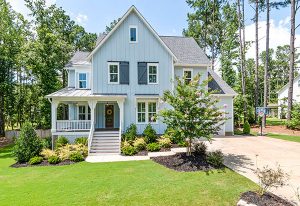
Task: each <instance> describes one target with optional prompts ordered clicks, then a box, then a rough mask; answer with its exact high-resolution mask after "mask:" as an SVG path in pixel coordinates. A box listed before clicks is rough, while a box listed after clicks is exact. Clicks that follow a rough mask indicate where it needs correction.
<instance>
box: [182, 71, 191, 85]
mask: <svg viewBox="0 0 300 206" xmlns="http://www.w3.org/2000/svg"><path fill="white" fill-rule="evenodd" d="M183 76H184V77H185V83H187V84H188V83H190V82H191V81H192V78H193V70H192V69H183Z"/></svg>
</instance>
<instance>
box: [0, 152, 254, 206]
mask: <svg viewBox="0 0 300 206" xmlns="http://www.w3.org/2000/svg"><path fill="white" fill-rule="evenodd" d="M10 152H11V148H10V147H7V148H4V149H0V183H1V184H0V205H205V206H208V205H214V206H215V205H228V206H231V205H235V204H236V202H237V200H238V198H239V195H240V194H241V193H242V192H244V191H247V190H253V189H256V188H257V186H256V185H255V184H254V183H253V182H251V181H250V180H248V179H246V178H244V177H242V176H240V175H238V174H237V173H235V172H233V171H231V170H229V169H226V170H225V172H221V171H213V172H210V173H209V174H206V173H205V172H189V173H184V172H176V171H172V170H170V169H167V168H165V167H163V166H161V165H159V164H156V163H154V162H152V161H150V160H149V161H136V162H118V163H96V164H95V163H94V164H91V163H86V162H82V163H78V164H74V165H68V166H58V167H54V166H53V167H31V168H18V169H17V168H10V167H9V166H10V165H11V164H13V163H14V160H13V158H12V156H11V153H10Z"/></svg>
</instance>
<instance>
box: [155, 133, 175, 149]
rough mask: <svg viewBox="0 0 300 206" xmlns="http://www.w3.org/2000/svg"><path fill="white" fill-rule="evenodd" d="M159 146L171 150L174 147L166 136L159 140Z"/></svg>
mask: <svg viewBox="0 0 300 206" xmlns="http://www.w3.org/2000/svg"><path fill="white" fill-rule="evenodd" d="M158 144H159V145H160V146H161V147H163V148H170V147H171V146H172V145H171V140H170V138H167V137H165V136H161V138H159V139H158Z"/></svg>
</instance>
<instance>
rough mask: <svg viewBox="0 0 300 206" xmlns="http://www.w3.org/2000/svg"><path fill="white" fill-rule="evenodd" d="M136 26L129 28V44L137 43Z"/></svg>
mask: <svg viewBox="0 0 300 206" xmlns="http://www.w3.org/2000/svg"><path fill="white" fill-rule="evenodd" d="M137 33H138V32H137V26H129V42H130V43H137V41H138V34H137Z"/></svg>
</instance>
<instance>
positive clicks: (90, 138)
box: [88, 124, 94, 154]
mask: <svg viewBox="0 0 300 206" xmlns="http://www.w3.org/2000/svg"><path fill="white" fill-rule="evenodd" d="M93 135H94V124H92V126H91V130H90V133H89V138H88V153H89V154H90V149H91V144H92V140H93Z"/></svg>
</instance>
